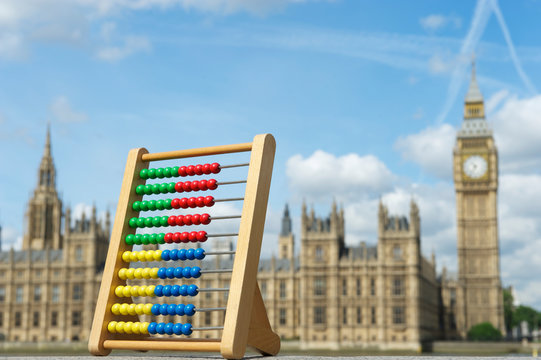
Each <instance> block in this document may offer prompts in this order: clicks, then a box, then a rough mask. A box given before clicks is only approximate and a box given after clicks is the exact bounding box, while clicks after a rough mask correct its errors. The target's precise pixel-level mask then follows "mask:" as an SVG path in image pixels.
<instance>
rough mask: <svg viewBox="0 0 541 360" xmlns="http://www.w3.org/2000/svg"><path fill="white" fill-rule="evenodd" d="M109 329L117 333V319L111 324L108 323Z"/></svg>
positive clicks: (112, 332)
mask: <svg viewBox="0 0 541 360" xmlns="http://www.w3.org/2000/svg"><path fill="white" fill-rule="evenodd" d="M107 330H108V331H109V332H110V333H111V334H114V333H116V321H110V322H109V324H107Z"/></svg>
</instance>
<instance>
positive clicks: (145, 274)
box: [141, 268, 150, 279]
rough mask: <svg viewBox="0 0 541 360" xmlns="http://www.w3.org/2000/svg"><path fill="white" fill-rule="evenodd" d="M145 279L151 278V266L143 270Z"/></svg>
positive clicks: (142, 274) (142, 273)
mask: <svg viewBox="0 0 541 360" xmlns="http://www.w3.org/2000/svg"><path fill="white" fill-rule="evenodd" d="M141 276H142V277H143V279H150V268H144V269H143V271H142V272H141Z"/></svg>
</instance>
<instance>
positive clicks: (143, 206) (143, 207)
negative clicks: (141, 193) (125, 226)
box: [139, 200, 148, 211]
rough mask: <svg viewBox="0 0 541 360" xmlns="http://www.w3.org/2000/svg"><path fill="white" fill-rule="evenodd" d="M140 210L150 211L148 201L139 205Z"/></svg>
mask: <svg viewBox="0 0 541 360" xmlns="http://www.w3.org/2000/svg"><path fill="white" fill-rule="evenodd" d="M139 209H141V211H147V210H148V201H146V200H145V201H141V203H140V204H139Z"/></svg>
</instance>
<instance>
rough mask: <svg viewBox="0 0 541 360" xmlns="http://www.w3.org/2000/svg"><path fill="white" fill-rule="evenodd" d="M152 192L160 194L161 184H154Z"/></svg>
mask: <svg viewBox="0 0 541 360" xmlns="http://www.w3.org/2000/svg"><path fill="white" fill-rule="evenodd" d="M152 193H153V194H159V193H160V184H154V185H152Z"/></svg>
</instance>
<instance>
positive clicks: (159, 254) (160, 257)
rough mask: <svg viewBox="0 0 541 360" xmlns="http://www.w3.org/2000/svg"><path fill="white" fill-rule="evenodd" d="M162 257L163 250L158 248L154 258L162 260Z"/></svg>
mask: <svg viewBox="0 0 541 360" xmlns="http://www.w3.org/2000/svg"><path fill="white" fill-rule="evenodd" d="M161 259H162V251H161V250H156V251H154V260H156V261H160V260H161Z"/></svg>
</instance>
